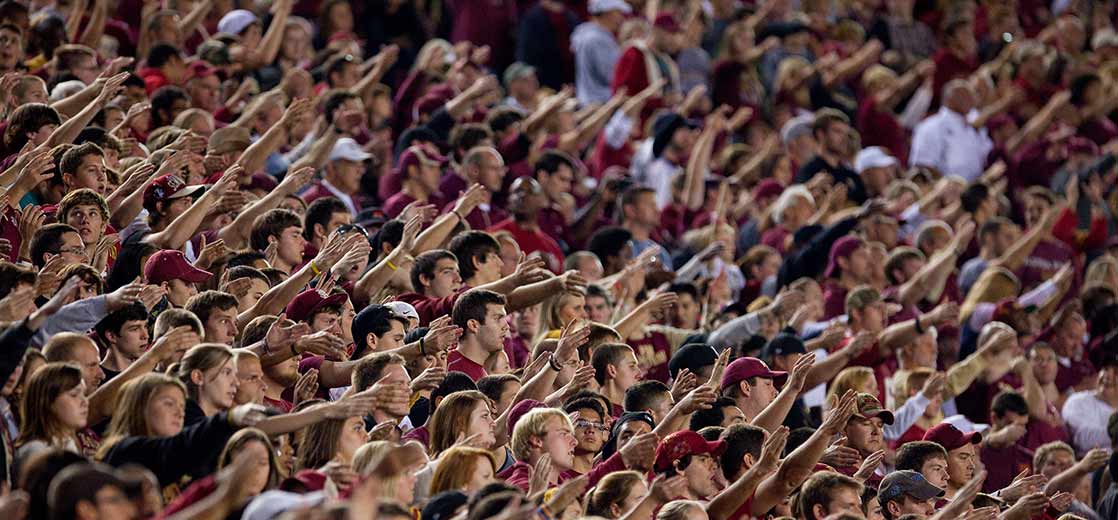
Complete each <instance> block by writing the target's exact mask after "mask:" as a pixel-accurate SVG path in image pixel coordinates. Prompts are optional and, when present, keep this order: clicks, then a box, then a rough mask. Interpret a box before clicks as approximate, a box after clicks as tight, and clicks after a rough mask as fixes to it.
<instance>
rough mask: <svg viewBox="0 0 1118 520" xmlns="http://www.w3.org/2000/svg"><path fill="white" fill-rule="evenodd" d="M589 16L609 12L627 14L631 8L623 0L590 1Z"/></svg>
mask: <svg viewBox="0 0 1118 520" xmlns="http://www.w3.org/2000/svg"><path fill="white" fill-rule="evenodd" d="M589 10H590V14H602V13H608V12H610V11H621V12H622V13H625V14H629V13H631V12H633V8H632V7H631V6H630V5H629V4H628V2H625V0H590V6H589Z"/></svg>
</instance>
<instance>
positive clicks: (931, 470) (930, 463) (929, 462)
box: [920, 457, 948, 489]
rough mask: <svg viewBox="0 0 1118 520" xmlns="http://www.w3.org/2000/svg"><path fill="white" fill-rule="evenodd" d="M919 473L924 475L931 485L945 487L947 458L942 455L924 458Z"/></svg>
mask: <svg viewBox="0 0 1118 520" xmlns="http://www.w3.org/2000/svg"><path fill="white" fill-rule="evenodd" d="M920 474H922V475H924V478H925V479H927V481H928V482H929V483H931V484H932V485H933V486H935V487H937V488H940V489H947V478H948V477H947V459H945V458H943V457H929V458H927V459H924V465H923V466H920Z"/></svg>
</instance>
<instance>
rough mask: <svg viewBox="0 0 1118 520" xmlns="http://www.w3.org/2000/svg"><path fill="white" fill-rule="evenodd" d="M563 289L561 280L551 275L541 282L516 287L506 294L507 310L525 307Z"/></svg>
mask: <svg viewBox="0 0 1118 520" xmlns="http://www.w3.org/2000/svg"><path fill="white" fill-rule="evenodd" d="M562 290H563V280H562V279H561V278H559V277H551V278H548V279H547V280H544V281H542V282H536V283H533V284H529V285H525V286H523V287H517V288H515V289H513V290H512V292H510V293H508V295H507V296H506V299H507V302H506V304H505V305H506V307H508V310H509V312H512V311H514V310H520V309H526V308H528V307H531V306H533V305H535V304H537V303H539V302H542V301H544V300H546V299H547V298H548V297H550V296H552V295H554V294H556V293H558V292H559V291H562Z"/></svg>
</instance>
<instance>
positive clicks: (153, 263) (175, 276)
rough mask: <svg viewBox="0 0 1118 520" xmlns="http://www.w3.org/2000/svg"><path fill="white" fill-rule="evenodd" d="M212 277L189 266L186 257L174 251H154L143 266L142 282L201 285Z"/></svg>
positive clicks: (208, 273)
mask: <svg viewBox="0 0 1118 520" xmlns="http://www.w3.org/2000/svg"><path fill="white" fill-rule="evenodd" d="M211 276H213V275H212V274H210V272H209V271H203V270H201V269H198V268H197V267H194V266H193V265H190V262H187V261H186V255H184V254H182V251H179V250H176V249H164V250H162V251H156V252H155V254H153V255H151V256H149V257H148V261H147V263H146V264H144V280H146V281H147V283H150V284H161V283H163V282H167V281H171V280H183V281H186V282H190V283H202V282H204V281H206V280H209V279H210V277H211Z"/></svg>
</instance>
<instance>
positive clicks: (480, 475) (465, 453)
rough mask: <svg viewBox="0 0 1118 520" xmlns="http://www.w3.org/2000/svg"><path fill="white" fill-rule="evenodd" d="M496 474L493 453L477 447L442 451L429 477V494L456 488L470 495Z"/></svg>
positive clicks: (433, 494)
mask: <svg viewBox="0 0 1118 520" xmlns="http://www.w3.org/2000/svg"><path fill="white" fill-rule="evenodd" d="M496 474H497V467H496V464H494V463H493V455H492V454H490V453H489V452H488V451H486V450H483V449H479V448H470V447H464V446H463V447H456V448H451V449H449V450H446V451H444V452H443V454H442V456H441V457H440V458H439V467H438V468H437V469H436V470H435V475H434V477H432V478H431V490H430V494H431V496H435V495H437V494H439V493H442V492H443V491H451V490H458V491H461V492H463V493H465V494H466V495H470V496H472V495H473V494H474V493H476V492H477V491H478V490H479V489H481V488H482V487H483V486H485V485H486V484H489V483H490V482H493V479H494V476H495V475H496Z"/></svg>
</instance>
